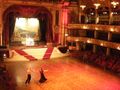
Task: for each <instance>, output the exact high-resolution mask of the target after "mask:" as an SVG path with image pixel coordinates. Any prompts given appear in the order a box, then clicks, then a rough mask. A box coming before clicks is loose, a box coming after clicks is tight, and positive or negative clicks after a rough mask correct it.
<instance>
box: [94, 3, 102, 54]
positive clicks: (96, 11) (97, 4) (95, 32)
mask: <svg viewBox="0 0 120 90" xmlns="http://www.w3.org/2000/svg"><path fill="white" fill-rule="evenodd" d="M94 6H95V24H98V22H99V15H98V10H97V9H98V7H99V6H100V4H99V3H95V4H94ZM94 38H97V31H96V30H95V31H94ZM96 49H97V46H96V45H93V52H94V53H96Z"/></svg>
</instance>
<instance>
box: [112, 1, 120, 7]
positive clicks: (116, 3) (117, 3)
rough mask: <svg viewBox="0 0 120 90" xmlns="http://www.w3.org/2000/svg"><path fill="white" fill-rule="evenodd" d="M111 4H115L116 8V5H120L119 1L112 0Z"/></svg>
mask: <svg viewBox="0 0 120 90" xmlns="http://www.w3.org/2000/svg"><path fill="white" fill-rule="evenodd" d="M111 4H112V5H113V7H114V8H116V6H117V5H119V2H115V1H113V2H111Z"/></svg>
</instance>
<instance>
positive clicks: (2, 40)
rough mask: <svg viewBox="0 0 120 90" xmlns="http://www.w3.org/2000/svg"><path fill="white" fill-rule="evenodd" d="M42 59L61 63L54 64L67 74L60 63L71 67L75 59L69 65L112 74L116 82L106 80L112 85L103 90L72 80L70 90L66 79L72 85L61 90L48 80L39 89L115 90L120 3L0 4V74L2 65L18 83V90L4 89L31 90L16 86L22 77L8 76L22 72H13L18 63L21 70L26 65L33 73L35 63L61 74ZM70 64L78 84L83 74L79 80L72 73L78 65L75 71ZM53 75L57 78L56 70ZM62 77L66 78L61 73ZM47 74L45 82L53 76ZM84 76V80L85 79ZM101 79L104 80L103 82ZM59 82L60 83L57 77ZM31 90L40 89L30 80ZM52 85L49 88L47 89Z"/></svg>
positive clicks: (21, 0)
mask: <svg viewBox="0 0 120 90" xmlns="http://www.w3.org/2000/svg"><path fill="white" fill-rule="evenodd" d="M61 58H63V60H61ZM44 59H45V60H51V59H55V60H56V59H57V60H56V61H60V60H61V62H59V63H60V64H59V63H57V64H58V65H60V66H62V67H66V68H67V69H68V70H70V69H71V67H69V68H68V67H67V66H66V65H65V66H64V65H62V64H63V63H62V62H64V59H65V63H67V61H66V60H68V62H69V63H67V64H69V65H71V64H73V63H72V61H71V60H72V59H75V60H74V61H80V62H75V63H74V64H76V63H77V64H76V66H80V65H78V64H79V63H82V65H83V64H84V65H85V67H89V66H92V67H93V68H92V69H96V68H97V69H100V70H102V71H103V72H108V73H107V76H108V77H109V74H110V75H111V74H112V75H113V78H112V77H111V78H112V80H113V79H114V77H115V80H116V81H115V82H113V81H112V80H111V83H108V82H106V83H107V85H106V86H107V87H108V86H109V87H110V86H111V85H112V86H111V88H108V89H107V88H106V87H101V88H100V87H99V85H98V82H97V81H95V84H92V86H90V83H88V84H89V86H88V88H87V87H86V85H85V86H84V87H83V88H82V87H80V86H78V85H79V84H80V85H82V83H77V81H75V79H74V80H73V81H74V82H75V85H73V87H72V86H71V83H72V81H69V80H68V82H71V83H69V84H70V85H69V86H67V87H68V89H67V88H66V85H67V84H68V83H67V84H66V83H65V85H64V83H62V84H63V86H64V87H63V88H61V87H59V83H57V84H56V85H55V87H52V86H51V85H53V84H54V82H50V81H49V82H48V83H46V85H48V88H47V86H45V85H43V86H41V87H42V88H43V90H59V89H60V90H61V89H63V90H120V86H119V84H120V78H119V75H120V0H0V68H1V70H2V68H6V67H7V69H8V71H10V72H12V73H11V74H12V75H11V76H12V77H13V79H15V81H16V82H17V84H18V86H17V89H13V87H14V86H13V87H9V88H11V89H10V90H30V87H25V86H24V85H21V83H22V82H24V81H22V80H23V78H21V77H20V75H18V74H15V73H13V72H16V73H17V70H18V71H21V69H19V68H18V66H19V64H20V65H22V66H23V67H22V69H23V70H24V71H25V69H26V68H27V65H28V66H29V65H33V67H34V69H36V67H37V66H38V65H39V64H40V65H42V64H43V65H42V66H43V67H44V68H46V67H47V69H48V68H49V69H52V70H53V71H54V70H56V69H58V71H61V70H62V69H59V68H58V67H57V66H56V65H57V64H56V62H53V63H54V64H56V65H51V66H49V63H51V61H50V62H49V61H48V62H47V61H44V62H43V61H42V62H40V61H41V60H44ZM69 59H70V61H69ZM18 61H19V63H18V64H16V65H15V63H14V62H18ZM33 61H35V62H33ZM37 61H38V62H37ZM10 62H11V63H10ZM22 62H24V63H22ZM36 62H37V63H36ZM61 63H62V64H61ZM74 64H73V70H74V71H76V72H74V73H76V77H78V78H79V79H80V80H78V81H82V80H81V78H80V77H82V76H80V77H79V75H78V74H80V73H78V74H77V70H78V71H79V70H81V68H82V69H83V67H81V66H80V67H81V68H80V67H79V68H77V67H75V66H74ZM47 65H48V66H47ZM69 65H68V66H69ZM86 65H88V66H86ZM12 66H13V67H12ZM53 66H55V68H56V69H55V68H53ZM13 68H16V69H14V70H13ZM37 69H38V68H37ZM37 69H36V70H37ZM67 69H64V70H67ZM90 69H91V68H90ZM64 70H63V71H64ZM24 71H23V73H25V72H24ZM83 71H84V70H83ZM98 71H99V70H98ZM0 72H1V71H0ZM95 72H97V71H95ZM53 73H54V75H56V76H57V74H56V73H57V72H56V73H55V72H53ZM61 73H65V74H64V75H66V72H65V71H64V72H62V71H61ZM71 73H72V72H71ZM91 74H92V73H91ZM91 74H90V75H91ZM17 75H18V77H17ZM46 75H47V76H49V78H50V79H51V78H53V77H52V76H51V77H50V75H52V74H51V73H50V72H49V70H48V73H47V74H46ZM58 75H60V74H58ZM64 75H63V76H64ZM77 75H78V76H77ZM99 75H101V73H100V74H99ZM112 75H111V76H112ZM34 76H35V75H34ZM70 76H71V77H70ZM70 76H69V78H72V77H73V76H72V74H71V75H70ZM105 76H106V74H105V75H104V76H103V77H104V79H105ZM24 78H25V77H24ZM61 78H62V77H61ZM65 78H67V77H65ZM84 78H85V80H87V79H86V78H87V77H84ZM100 78H101V77H99V78H97V79H98V80H99V79H100ZM106 80H108V81H109V79H108V78H107V79H106ZM1 81H2V79H1ZM13 81H14V80H13ZM56 81H57V79H56ZM89 81H90V80H89ZM3 82H4V80H3ZM8 82H9V81H8ZM8 82H7V81H6V82H4V83H3V84H6V83H8ZM57 82H59V81H57ZM61 82H64V81H62V79H61ZM83 82H84V81H83ZM104 82H105V81H104ZM112 82H113V83H112ZM62 84H61V85H62ZM100 84H101V83H100ZM114 84H116V86H114ZM36 85H37V86H36ZM94 85H95V87H94ZM101 85H102V84H101ZM3 86H4V87H2V88H4V89H3V90H8V88H7V89H6V87H7V86H6V85H3ZM33 87H34V88H35V87H36V88H38V90H42V89H41V88H40V87H39V85H38V84H35V83H34V82H32V84H31V90H34V89H33ZM51 87H52V88H53V89H50V88H51ZM58 88H59V89H58ZM98 88H99V89H98ZM113 88H114V89H113ZM0 90H2V89H1V88H0Z"/></svg>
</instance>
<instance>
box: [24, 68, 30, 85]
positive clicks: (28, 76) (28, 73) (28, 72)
mask: <svg viewBox="0 0 120 90" xmlns="http://www.w3.org/2000/svg"><path fill="white" fill-rule="evenodd" d="M30 81H31V68H28V69H27V79H26V81H25V84H29V83H30Z"/></svg>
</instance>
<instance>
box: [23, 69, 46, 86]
mask: <svg viewBox="0 0 120 90" xmlns="http://www.w3.org/2000/svg"><path fill="white" fill-rule="evenodd" d="M46 80H47V79H46V77H45V75H44V70H43V69H42V68H41V70H40V79H39V83H44V82H45V81H46ZM30 81H31V68H28V69H27V79H26V81H25V84H29V83H30Z"/></svg>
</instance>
